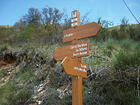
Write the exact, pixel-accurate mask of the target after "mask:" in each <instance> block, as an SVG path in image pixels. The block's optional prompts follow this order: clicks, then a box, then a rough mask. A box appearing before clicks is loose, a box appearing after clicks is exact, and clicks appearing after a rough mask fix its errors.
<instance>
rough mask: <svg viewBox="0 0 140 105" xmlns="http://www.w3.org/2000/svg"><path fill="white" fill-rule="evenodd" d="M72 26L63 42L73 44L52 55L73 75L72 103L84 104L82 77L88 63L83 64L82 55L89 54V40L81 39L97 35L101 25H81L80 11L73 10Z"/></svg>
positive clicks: (65, 32)
mask: <svg viewBox="0 0 140 105" xmlns="http://www.w3.org/2000/svg"><path fill="white" fill-rule="evenodd" d="M71 26H72V28H70V29H67V30H65V31H63V43H65V42H71V41H72V44H71V45H67V46H62V47H58V48H56V49H55V51H54V52H53V54H52V56H53V57H54V59H56V60H57V61H59V60H60V61H62V62H61V65H62V67H63V70H64V72H65V73H66V74H67V75H72V105H82V78H87V65H86V64H83V63H82V62H81V61H82V60H81V57H85V56H88V55H89V42H88V41H85V42H82V41H80V39H83V38H88V37H91V36H95V35H96V34H97V33H98V32H99V30H100V29H101V26H100V25H99V24H97V23H95V22H92V23H88V24H85V25H80V12H78V11H77V10H75V11H72V19H71Z"/></svg>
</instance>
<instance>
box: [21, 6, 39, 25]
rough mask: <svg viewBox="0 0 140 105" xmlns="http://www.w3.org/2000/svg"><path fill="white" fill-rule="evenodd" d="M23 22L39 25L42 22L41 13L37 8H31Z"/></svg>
mask: <svg viewBox="0 0 140 105" xmlns="http://www.w3.org/2000/svg"><path fill="white" fill-rule="evenodd" d="M23 20H24V21H25V22H27V23H28V24H30V23H35V24H39V23H40V20H41V13H40V12H39V10H38V9H37V8H29V10H28V13H27V14H25V16H24V17H23Z"/></svg>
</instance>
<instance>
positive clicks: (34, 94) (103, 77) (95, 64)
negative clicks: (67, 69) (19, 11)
mask: <svg viewBox="0 0 140 105" xmlns="http://www.w3.org/2000/svg"><path fill="white" fill-rule="evenodd" d="M27 16H28V15H27ZM37 22H38V21H36V20H35V21H34V22H30V23H26V22H24V21H20V22H17V23H16V24H15V25H14V26H12V27H7V28H5V27H0V105H71V102H72V100H71V98H72V91H71V87H72V84H71V76H67V75H66V74H65V73H64V72H63V69H62V67H61V65H60V63H61V62H60V61H59V62H56V61H55V60H54V59H53V57H52V53H53V51H54V50H55V48H56V47H58V46H64V45H67V44H63V43H62V32H63V31H64V30H66V29H68V28H70V23H69V21H68V20H67V24H59V23H54V24H52V23H50V24H39V23H37ZM101 25H103V24H101ZM103 26H104V25H103ZM103 26H102V29H101V30H100V32H99V33H98V34H97V35H96V36H95V37H91V38H87V39H84V40H88V41H89V43H90V56H88V57H84V58H82V62H83V63H86V64H87V65H88V78H87V79H83V104H84V105H139V104H140V98H139V97H138V88H139V87H140V84H139V81H138V80H137V79H138V67H139V66H140V42H139V41H140V25H126V24H125V25H120V26H115V27H111V28H108V27H103Z"/></svg>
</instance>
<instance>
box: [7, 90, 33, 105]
mask: <svg viewBox="0 0 140 105" xmlns="http://www.w3.org/2000/svg"><path fill="white" fill-rule="evenodd" d="M31 96H32V92H31V91H30V90H21V91H20V92H18V93H17V94H13V93H12V94H10V96H8V97H7V100H8V105H25V103H26V102H27V101H28V99H30V98H31Z"/></svg>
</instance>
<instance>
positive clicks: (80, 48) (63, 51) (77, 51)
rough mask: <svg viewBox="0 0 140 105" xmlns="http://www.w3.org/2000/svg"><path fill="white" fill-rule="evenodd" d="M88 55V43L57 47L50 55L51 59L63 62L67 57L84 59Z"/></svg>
mask: <svg viewBox="0 0 140 105" xmlns="http://www.w3.org/2000/svg"><path fill="white" fill-rule="evenodd" d="M88 55H89V42H88V41H85V42H78V43H77V44H72V45H68V46H63V47H57V48H56V49H55V51H54V53H53V54H52V56H53V58H55V59H56V60H63V59H64V58H65V57H66V56H67V57H72V58H74V57H84V56H88Z"/></svg>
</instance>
